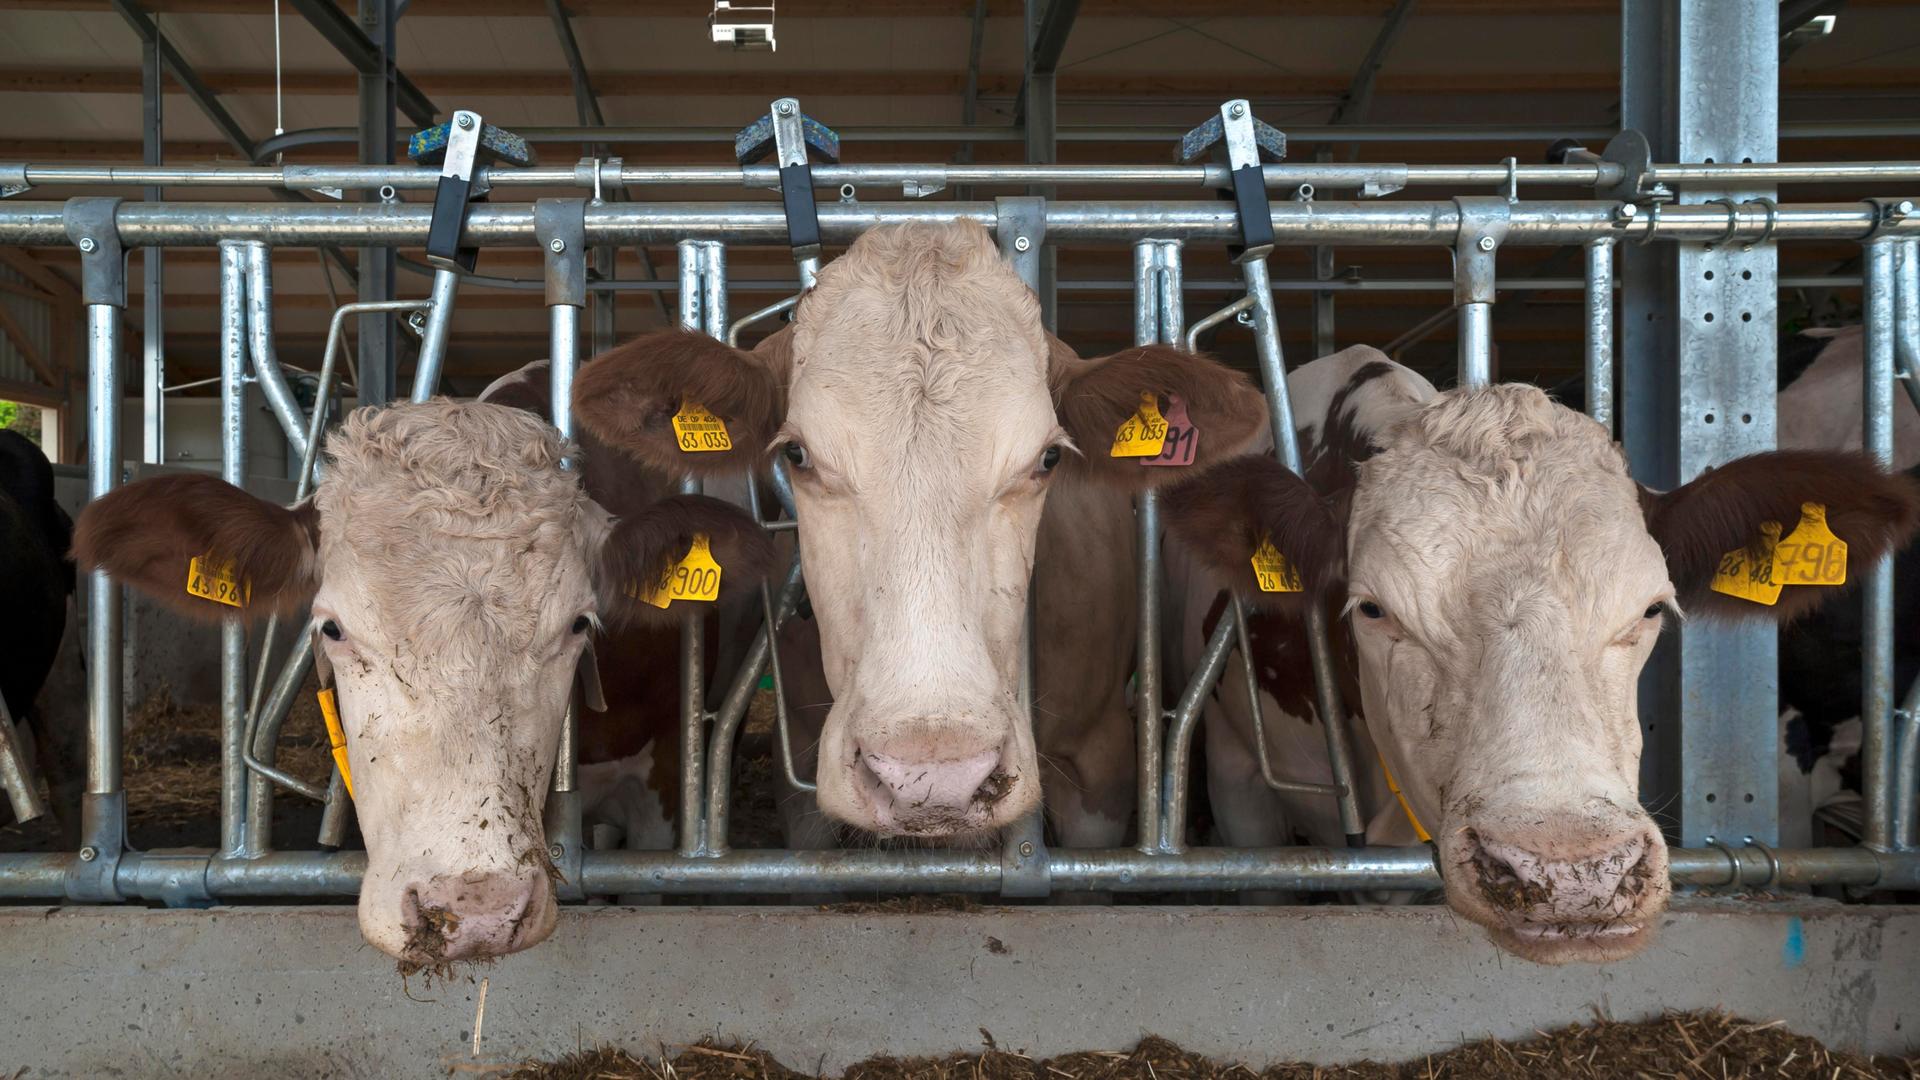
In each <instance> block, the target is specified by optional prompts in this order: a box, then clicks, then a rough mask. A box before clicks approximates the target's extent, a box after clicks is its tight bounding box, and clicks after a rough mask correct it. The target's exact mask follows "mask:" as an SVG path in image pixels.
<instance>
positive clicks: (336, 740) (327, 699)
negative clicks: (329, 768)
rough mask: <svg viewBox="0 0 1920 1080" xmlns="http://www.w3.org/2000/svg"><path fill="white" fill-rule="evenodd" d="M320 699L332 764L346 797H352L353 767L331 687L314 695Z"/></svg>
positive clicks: (321, 716) (338, 705)
mask: <svg viewBox="0 0 1920 1080" xmlns="http://www.w3.org/2000/svg"><path fill="white" fill-rule="evenodd" d="M314 696H315V697H317V698H319V699H320V719H322V720H324V721H326V722H327V743H328V745H330V746H331V747H332V748H333V764H334V767H335V768H337V769H339V770H340V782H341V783H343V784H345V785H347V798H349V799H351V798H353V768H352V767H351V766H349V765H348V764H347V729H345V728H343V727H341V726H340V702H339V700H338V699H337V698H335V697H334V694H333V687H331V686H329V687H327V688H326V689H325V690H322V691H320V692H319V693H318V694H315V695H314Z"/></svg>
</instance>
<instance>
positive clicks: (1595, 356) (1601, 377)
mask: <svg viewBox="0 0 1920 1080" xmlns="http://www.w3.org/2000/svg"><path fill="white" fill-rule="evenodd" d="M1615 243H1616V241H1615V240H1614V239H1613V238H1612V237H1610V236H1609V237H1601V238H1600V239H1598V240H1589V241H1587V246H1586V255H1587V322H1586V373H1587V415H1588V416H1591V417H1593V418H1594V420H1596V421H1598V422H1599V423H1600V425H1601V426H1602V427H1604V428H1606V429H1607V433H1608V434H1609V435H1611V434H1612V433H1613V247H1614V244H1615Z"/></svg>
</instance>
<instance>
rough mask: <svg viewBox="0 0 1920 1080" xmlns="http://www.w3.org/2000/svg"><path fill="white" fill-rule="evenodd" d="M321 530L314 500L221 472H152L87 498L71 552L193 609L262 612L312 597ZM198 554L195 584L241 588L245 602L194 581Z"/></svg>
mask: <svg viewBox="0 0 1920 1080" xmlns="http://www.w3.org/2000/svg"><path fill="white" fill-rule="evenodd" d="M319 540H320V515H319V512H318V511H317V510H315V509H314V507H313V504H312V503H311V502H303V503H301V504H300V505H298V506H295V507H293V508H292V509H287V508H286V507H283V506H279V505H277V504H275V503H270V502H268V501H267V500H265V499H259V498H255V497H254V496H252V495H249V494H247V493H246V492H244V491H242V490H240V489H239V488H236V487H234V486H233V485H231V484H229V483H227V482H226V481H224V480H221V479H220V478H218V477H215V476H209V475H206V474H192V475H176V476H156V477H153V478H152V479H148V480H141V481H138V482H135V483H132V484H128V485H126V486H125V487H121V488H116V489H115V490H113V491H111V492H109V493H108V494H106V495H104V496H102V497H101V498H98V499H95V500H94V501H92V502H90V503H88V504H87V505H86V508H85V509H83V510H82V511H81V512H80V520H79V521H78V522H77V523H76V524H75V525H74V531H73V559H74V563H75V564H76V565H77V566H79V567H80V568H82V569H92V568H95V567H98V568H100V569H103V570H105V571H106V572H107V573H109V574H112V575H113V576H114V577H115V578H118V579H119V580H120V581H122V582H124V583H126V584H128V585H131V586H132V587H134V588H135V589H138V590H139V591H141V592H143V593H145V594H146V595H148V596H151V597H153V598H154V599H155V600H158V601H160V602H161V603H163V604H166V605H167V606H168V607H171V608H174V609H176V610H178V611H181V612H184V613H186V614H188V615H192V616H194V617H196V618H201V619H217V618H220V617H222V616H228V615H238V616H241V617H243V618H246V619H259V618H264V617H265V616H268V615H293V614H297V613H299V612H302V611H304V610H305V609H306V607H307V605H308V604H309V603H311V602H312V600H313V594H314V591H315V590H316V589H318V588H319V585H320V573H319V555H318V549H319ZM195 560H198V561H199V565H198V570H199V574H200V585H201V588H200V589H199V592H201V593H205V592H215V593H222V594H225V593H228V592H232V591H237V593H238V597H237V598H238V599H239V601H240V604H239V606H234V605H232V604H225V603H220V602H218V601H216V600H211V599H207V598H205V597H204V596H203V595H197V594H196V593H195V592H190V591H189V588H190V587H191V585H192V578H193V577H194V565H193V564H194V561H195ZM223 567H224V568H230V572H229V573H227V574H223V573H222V572H221V569H222V568H223ZM223 581H230V582H232V583H233V584H232V585H228V586H223ZM233 586H237V590H235V589H233Z"/></svg>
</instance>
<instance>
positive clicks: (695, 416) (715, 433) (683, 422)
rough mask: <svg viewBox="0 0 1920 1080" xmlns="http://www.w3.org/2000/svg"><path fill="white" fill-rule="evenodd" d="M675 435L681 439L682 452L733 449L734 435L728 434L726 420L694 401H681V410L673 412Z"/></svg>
mask: <svg viewBox="0 0 1920 1080" xmlns="http://www.w3.org/2000/svg"><path fill="white" fill-rule="evenodd" d="M673 436H674V438H675V439H678V440H679V442H680V450H681V452H682V453H687V454H704V453H709V452H711V451H715V450H731V449H733V436H731V435H729V434H727V424H726V421H724V420H722V419H720V418H719V417H717V416H715V415H713V414H712V413H710V412H708V411H707V407H706V406H705V405H702V404H700V403H698V402H694V401H683V402H681V403H680V411H679V412H677V413H674V414H673Z"/></svg>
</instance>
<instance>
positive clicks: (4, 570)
mask: <svg viewBox="0 0 1920 1080" xmlns="http://www.w3.org/2000/svg"><path fill="white" fill-rule="evenodd" d="M72 532H73V522H71V521H70V520H68V518H67V512H66V511H65V510H62V509H61V508H60V506H59V504H58V503H56V502H54V497H53V466H52V465H50V464H49V463H48V461H47V456H46V454H44V453H42V452H41V450H40V448H39V447H38V446H36V445H34V444H33V443H32V442H31V441H30V440H28V439H27V437H26V436H24V435H21V434H20V433H19V432H17V431H10V430H0V612H5V613H6V614H5V617H4V618H0V700H4V701H5V702H6V704H7V710H8V712H9V713H11V714H12V717H13V719H14V721H15V723H16V724H17V725H19V730H20V732H22V733H24V734H26V735H29V736H31V739H30V740H22V741H23V742H26V741H30V742H31V743H32V747H33V751H34V754H33V756H34V757H35V758H36V759H37V760H38V764H39V767H40V773H41V775H43V776H44V777H45V778H46V780H47V786H48V794H49V795H50V796H51V809H52V810H53V813H54V817H55V819H56V820H57V822H58V823H59V826H60V831H61V836H62V842H63V844H65V846H68V847H78V846H79V842H80V832H79V805H80V788H81V785H82V783H83V781H84V774H83V772H82V769H83V768H84V767H85V764H86V741H85V729H84V727H83V718H82V717H81V716H80V715H78V714H76V713H74V712H73V710H72V706H71V705H70V704H69V703H68V701H67V699H66V697H64V696H59V697H51V698H44V699H43V697H42V690H43V688H45V687H47V686H48V684H49V680H50V679H51V680H53V681H54V683H55V684H56V689H57V690H59V691H63V692H64V691H70V690H71V688H72V686H73V684H74V683H76V682H78V681H79V677H78V676H77V675H76V673H75V672H76V669H77V668H78V667H79V664H80V659H79V657H80V649H79V642H78V627H77V626H76V625H75V624H76V623H77V622H78V620H77V619H76V618H75V614H76V612H75V609H74V602H73V596H74V588H73V586H74V572H73V563H71V562H69V561H68V560H67V547H68V544H69V542H70V541H71V538H72ZM0 808H4V805H3V803H0Z"/></svg>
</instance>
